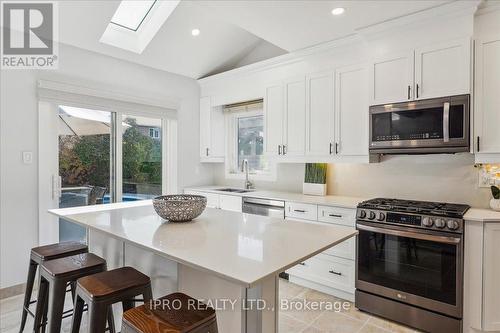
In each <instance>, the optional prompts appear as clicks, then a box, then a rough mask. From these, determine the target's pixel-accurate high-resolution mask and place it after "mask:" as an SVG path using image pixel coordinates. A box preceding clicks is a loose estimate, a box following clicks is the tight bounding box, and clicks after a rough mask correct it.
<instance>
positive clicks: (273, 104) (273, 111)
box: [264, 84, 284, 156]
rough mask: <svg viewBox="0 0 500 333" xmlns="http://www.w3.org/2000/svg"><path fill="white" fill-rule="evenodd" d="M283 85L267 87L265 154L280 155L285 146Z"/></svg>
mask: <svg viewBox="0 0 500 333" xmlns="http://www.w3.org/2000/svg"><path fill="white" fill-rule="evenodd" d="M283 95H284V94H283V85H282V84H275V85H271V86H269V87H267V88H266V92H265V96H264V135H265V139H264V149H265V154H267V155H270V156H278V155H281V153H282V148H283V128H284V96H283Z"/></svg>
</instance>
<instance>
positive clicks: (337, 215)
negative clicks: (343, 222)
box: [328, 214, 342, 218]
mask: <svg viewBox="0 0 500 333" xmlns="http://www.w3.org/2000/svg"><path fill="white" fill-rule="evenodd" d="M328 216H330V217H338V218H342V215H339V214H328Z"/></svg>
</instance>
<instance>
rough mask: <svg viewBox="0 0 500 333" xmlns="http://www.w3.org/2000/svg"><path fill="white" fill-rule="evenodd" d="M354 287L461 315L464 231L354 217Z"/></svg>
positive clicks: (427, 307)
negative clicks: (407, 225)
mask: <svg viewBox="0 0 500 333" xmlns="http://www.w3.org/2000/svg"><path fill="white" fill-rule="evenodd" d="M357 229H358V230H359V235H358V238H357V256H358V261H357V266H356V268H357V269H356V288H357V289H359V290H362V291H365V292H369V293H372V294H376V295H379V296H384V297H387V298H392V299H395V300H397V301H400V302H404V303H407V304H412V305H415V306H418V307H421V308H424V309H427V310H431V311H435V312H439V313H442V314H446V315H449V316H453V317H456V318H461V317H462V295H463V291H462V281H463V257H462V254H463V241H462V235H458V234H449V233H444V232H440V233H436V232H429V231H427V230H421V231H418V232H415V230H414V229H412V228H405V227H399V226H385V225H384V227H380V225H376V224H372V223H368V222H360V221H358V223H357Z"/></svg>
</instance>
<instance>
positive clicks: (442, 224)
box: [434, 219, 446, 228]
mask: <svg viewBox="0 0 500 333" xmlns="http://www.w3.org/2000/svg"><path fill="white" fill-rule="evenodd" d="M434 223H435V224H436V227H438V228H444V227H445V225H446V222H445V221H444V220H443V219H436V220H435V221H434Z"/></svg>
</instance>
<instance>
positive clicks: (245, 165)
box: [241, 158, 253, 190]
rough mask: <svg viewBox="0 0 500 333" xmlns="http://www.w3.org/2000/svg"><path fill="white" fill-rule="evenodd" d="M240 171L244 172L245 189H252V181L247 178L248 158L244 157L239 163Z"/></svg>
mask: <svg viewBox="0 0 500 333" xmlns="http://www.w3.org/2000/svg"><path fill="white" fill-rule="evenodd" d="M241 172H244V173H245V189H246V190H249V189H252V188H253V183H252V182H251V181H250V180H249V179H248V160H247V159H246V158H245V159H244V160H243V162H242V163H241Z"/></svg>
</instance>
